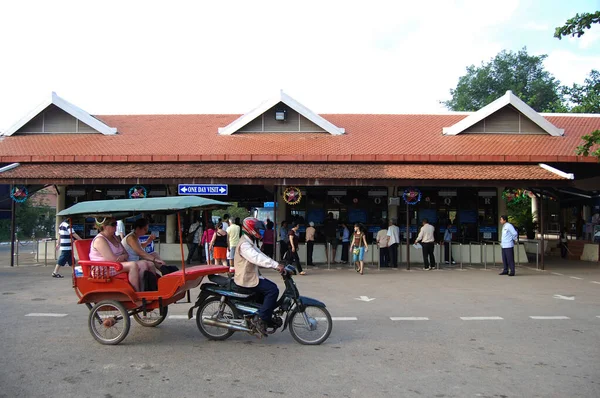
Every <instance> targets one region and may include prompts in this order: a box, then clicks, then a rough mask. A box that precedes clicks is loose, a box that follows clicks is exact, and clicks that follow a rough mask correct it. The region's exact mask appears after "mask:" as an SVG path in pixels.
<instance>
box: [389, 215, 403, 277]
mask: <svg viewBox="0 0 600 398" xmlns="http://www.w3.org/2000/svg"><path fill="white" fill-rule="evenodd" d="M387 236H388V238H389V240H388V251H389V254H390V262H391V263H392V267H394V268H398V244H399V243H400V228H398V221H397V220H396V219H395V218H392V219H391V220H390V227H389V228H388V230H387Z"/></svg>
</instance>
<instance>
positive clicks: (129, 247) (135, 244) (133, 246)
mask: <svg viewBox="0 0 600 398" xmlns="http://www.w3.org/2000/svg"><path fill="white" fill-rule="evenodd" d="M147 234H148V220H147V219H145V218H140V219H138V220H136V221H135V223H134V224H133V231H132V232H131V233H129V234H128V235H127V236H125V237H124V238H123V240H122V241H121V243H122V244H123V247H124V248H125V250H126V251H127V253H128V254H129V259H130V260H133V261H138V260H146V262H148V266H149V267H148V268H149V269H151V270H153V269H155V268H156V269H159V268H160V266H161V265H165V262H164V261H163V260H162V259H161V258H160V256H159V255H158V253H156V252H152V253H147V252H146V251H145V250H144V249H145V248H146V246H148V245H149V244H150V243H151V242H152V241H153V240H154V239H156V237H155V236H154V234H152V235H150V237H149V238H148V239H147V240H146V241H145V242H144V243H140V239H139V238H140V236H144V235H147ZM152 265H153V266H152Z"/></svg>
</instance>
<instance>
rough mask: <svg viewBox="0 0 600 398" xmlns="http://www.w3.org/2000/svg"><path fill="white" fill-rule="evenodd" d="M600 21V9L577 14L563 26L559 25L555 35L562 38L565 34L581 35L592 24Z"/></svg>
mask: <svg viewBox="0 0 600 398" xmlns="http://www.w3.org/2000/svg"><path fill="white" fill-rule="evenodd" d="M599 22H600V11H596V12H594V13H589V12H584V13H582V14H581V15H579V14H575V16H574V17H573V18H570V19H568V20H567V22H565V24H564V25H563V26H559V27H557V28H556V30H555V31H554V37H556V38H557V39H559V40H560V39H562V38H563V37H564V36H573V37H581V36H583V34H584V33H585V31H586V30H587V29H589V28H590V27H591V26H592V24H594V23H599Z"/></svg>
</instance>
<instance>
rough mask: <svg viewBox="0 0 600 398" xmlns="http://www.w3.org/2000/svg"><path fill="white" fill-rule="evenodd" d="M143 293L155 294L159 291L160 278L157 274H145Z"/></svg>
mask: <svg viewBox="0 0 600 398" xmlns="http://www.w3.org/2000/svg"><path fill="white" fill-rule="evenodd" d="M141 288H142V291H143V292H155V291H157V290H158V278H157V277H156V274H154V273H152V272H148V271H146V272H144V276H143V277H142V286H141Z"/></svg>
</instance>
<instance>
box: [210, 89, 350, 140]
mask: <svg viewBox="0 0 600 398" xmlns="http://www.w3.org/2000/svg"><path fill="white" fill-rule="evenodd" d="M280 102H283V103H284V104H285V105H287V106H289V107H290V108H291V109H293V110H295V111H296V112H298V113H299V114H300V115H302V116H304V117H305V118H307V119H308V120H310V121H311V122H313V123H314V124H316V125H317V126H319V127H321V128H322V129H323V130H325V131H327V132H328V133H329V134H332V135H341V134H344V132H345V130H344V129H343V128H340V127H337V126H335V125H334V124H332V123H330V122H328V121H327V120H325V119H323V118H322V117H321V116H319V115H317V114H316V113H314V112H313V111H311V110H310V109H308V108H307V107H305V106H304V105H302V104H301V103H299V102H298V101H296V100H295V99H293V98H292V97H290V96H289V95H287V94H285V93H284V92H283V91H280V92H279V95H277V96H275V97H273V98H271V99H269V100H267V101H265V102H263V103H262V104H260V105H259V106H258V107H256V108H255V109H253V110H251V111H250V112H248V113H246V114H245V115H242V116H240V117H239V118H237V119H236V120H234V121H233V122H231V123H230V124H229V125H227V126H225V127H219V134H221V135H231V134H233V133H235V132H236V131H238V130H240V129H241V128H242V127H244V126H245V125H247V124H248V123H250V122H252V121H253V120H255V119H256V118H258V117H260V116H261V115H262V114H264V113H265V112H266V111H268V110H269V109H271V108H272V107H274V106H275V105H277V104H279V103H280Z"/></svg>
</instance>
